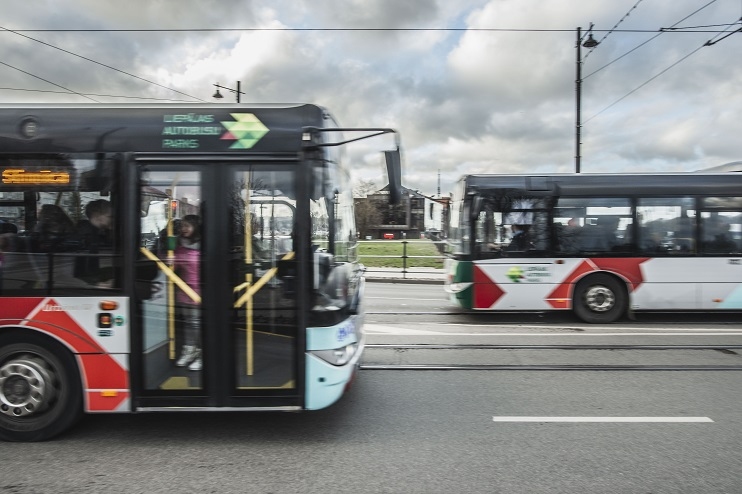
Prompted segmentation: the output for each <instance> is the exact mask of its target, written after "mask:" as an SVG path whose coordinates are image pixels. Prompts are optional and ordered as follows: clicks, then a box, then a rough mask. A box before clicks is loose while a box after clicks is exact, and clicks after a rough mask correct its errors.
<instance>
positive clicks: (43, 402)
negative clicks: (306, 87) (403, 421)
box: [0, 104, 401, 441]
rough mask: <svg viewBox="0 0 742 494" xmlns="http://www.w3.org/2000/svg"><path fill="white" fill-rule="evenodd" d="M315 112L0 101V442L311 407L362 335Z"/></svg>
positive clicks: (329, 161)
mask: <svg viewBox="0 0 742 494" xmlns="http://www.w3.org/2000/svg"><path fill="white" fill-rule="evenodd" d="M381 135H387V137H384V138H381V139H382V140H384V139H386V140H387V141H389V142H391V141H394V144H392V145H390V146H386V144H385V145H384V147H385V148H386V147H390V148H391V149H389V150H386V151H384V156H385V158H386V164H387V167H388V171H389V180H390V184H391V187H390V190H391V194H390V201H392V202H393V201H396V200H398V198H399V190H400V180H401V176H400V174H401V171H400V168H401V167H400V151H399V137H398V134H397V133H396V132H395V131H394V130H393V129H383V128H341V127H339V126H338V124H337V123H336V122H335V121H334V120H333V117H332V116H331V115H330V114H329V113H328V112H327V110H325V109H324V108H322V107H319V106H315V105H311V104H296V105H257V106H231V105H201V106H199V105H195V106H188V107H184V106H175V105H166V106H153V105H139V106H135V105H126V106H125V105H107V106H106V105H89V106H70V105H53V106H28V105H24V106H20V105H6V106H3V107H2V108H0V176H1V178H0V180H1V181H0V438H2V439H4V440H12V441H35V440H45V439H48V438H51V437H53V436H54V435H56V434H59V433H61V432H62V431H64V430H66V429H68V428H69V427H70V426H72V425H73V424H74V423H75V422H76V421H77V420H78V419H79V418H80V417H81V416H82V415H83V414H84V413H86V412H87V413H97V412H120V413H125V412H155V411H174V410H184V411H202V410H204V411H205V410H209V411H211V410H217V411H218V410H223V411H234V410H249V411H299V410H317V409H322V408H325V407H328V406H330V405H331V404H333V403H334V402H336V401H337V400H338V399H339V398H340V397H341V396H342V395H343V394H344V392H345V390H346V388H348V387H349V385H350V384H351V382H352V380H353V378H354V376H355V374H356V370H357V368H358V364H359V359H360V356H361V353H362V350H363V344H364V337H363V326H362V325H363V292H364V277H363V267H362V265H361V264H359V262H358V252H357V235H356V231H355V224H354V215H353V199H352V195H351V184H350V177H349V171H350V167H349V164H348V162H347V161H346V158H345V157H344V155H345V148H346V146H345V144H347V143H349V142H353V141H357V140H360V139H365V138H370V137H374V136H381Z"/></svg>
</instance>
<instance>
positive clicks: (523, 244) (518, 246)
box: [506, 225, 531, 251]
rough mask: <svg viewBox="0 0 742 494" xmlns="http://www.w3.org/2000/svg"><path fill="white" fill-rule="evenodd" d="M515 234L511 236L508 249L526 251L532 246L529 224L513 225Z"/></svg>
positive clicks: (512, 228)
mask: <svg viewBox="0 0 742 494" xmlns="http://www.w3.org/2000/svg"><path fill="white" fill-rule="evenodd" d="M510 229H511V231H512V232H513V236H512V237H511V238H510V244H509V245H508V246H507V248H506V250H508V251H525V250H528V249H530V248H531V241H530V239H529V237H528V225H511V227H510Z"/></svg>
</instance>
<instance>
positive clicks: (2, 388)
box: [0, 356, 56, 417]
mask: <svg viewBox="0 0 742 494" xmlns="http://www.w3.org/2000/svg"><path fill="white" fill-rule="evenodd" d="M55 395H56V390H55V389H54V386H53V380H52V375H51V373H50V372H49V370H48V369H47V368H46V367H45V366H44V362H43V361H41V360H38V359H35V358H33V357H29V356H22V357H19V358H17V359H13V360H10V361H7V362H5V363H4V364H3V365H2V367H0V413H3V414H5V415H10V416H12V417H24V416H27V415H31V414H34V413H38V412H40V411H42V410H44V409H45V408H46V407H47V406H49V403H50V402H51V401H52V399H53V398H54V396H55Z"/></svg>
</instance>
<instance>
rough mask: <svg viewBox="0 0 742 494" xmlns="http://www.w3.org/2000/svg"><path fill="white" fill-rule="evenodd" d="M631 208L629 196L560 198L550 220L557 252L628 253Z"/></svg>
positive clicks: (605, 255) (605, 254)
mask: <svg viewBox="0 0 742 494" xmlns="http://www.w3.org/2000/svg"><path fill="white" fill-rule="evenodd" d="M631 211H632V209H631V203H630V200H629V199H628V198H610V197H585V198H559V199H558V200H557V203H556V205H555V207H554V223H553V224H552V230H553V232H554V237H555V245H556V249H557V254H559V255H580V256H600V257H611V256H625V255H628V254H629V253H630V252H631V245H632V231H633V226H632V225H633V219H632V213H631Z"/></svg>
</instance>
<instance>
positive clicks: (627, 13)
mask: <svg viewBox="0 0 742 494" xmlns="http://www.w3.org/2000/svg"><path fill="white" fill-rule="evenodd" d="M643 1H644V0H637V2H636V3H635V4H634V6H633V7H631V8H630V9H629V10H628V12H626V13H625V14H624V15H623V17H621V18H620V19H619V20H618V22H617V23H616V24H615V25H614V26H613V27H612V28H610V29H609V30H608V32H606V33H605V34H604V35H603V37H602V38H600V39H599V40H598V44H597V45H595V46H594V47H593V48H591V49H590V51H588V52H587V53H586V54H585V56H584V57H583V59H582V60H583V61H585V60H587V57H589V56H590V54H591V53H592V52H593V50H595V47H597V46H598V45H600V44H601V43H602V42H603V41H605V39H606V38H607V37H608V36H610V34H611V33H612V32H614V31H615V30H616V28H617V27H618V26H619V25H620V24H621V23H622V22H623V21H625V20H626V18H627V17H629V15H630V14H631V12H632V11H634V10H636V8H637V7H638V6H639V4H640V3H642V2H643ZM591 30H592V29H591Z"/></svg>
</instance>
